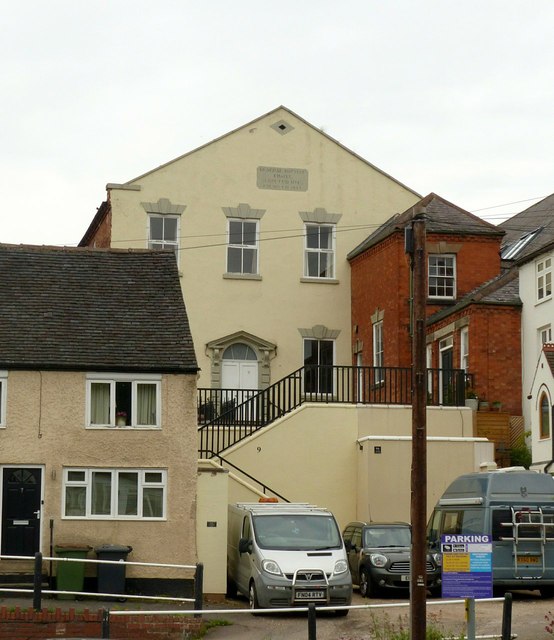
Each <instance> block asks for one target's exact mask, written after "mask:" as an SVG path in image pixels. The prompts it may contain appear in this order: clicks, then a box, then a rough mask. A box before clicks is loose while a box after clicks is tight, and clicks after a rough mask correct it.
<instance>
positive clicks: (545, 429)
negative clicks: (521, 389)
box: [539, 392, 550, 438]
mask: <svg viewBox="0 0 554 640" xmlns="http://www.w3.org/2000/svg"><path fill="white" fill-rule="evenodd" d="M539 411H540V416H539V422H540V437H541V438H550V402H549V401H548V395H547V394H546V393H544V392H543V393H542V394H541V399H540V404H539Z"/></svg>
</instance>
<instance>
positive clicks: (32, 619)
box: [0, 607, 203, 640]
mask: <svg viewBox="0 0 554 640" xmlns="http://www.w3.org/2000/svg"><path fill="white" fill-rule="evenodd" d="M102 616H103V610H102V609H98V610H97V611H90V610H89V609H84V610H83V611H76V610H75V609H68V610H67V611H62V610H61V609H55V610H54V611H52V610H46V609H43V610H42V611H35V610H34V609H32V608H29V609H23V608H21V607H15V608H13V609H11V608H10V609H9V608H8V607H1V608H0V639H5V640H32V639H33V638H100V637H101V635H102ZM109 625H110V637H112V638H118V639H119V640H138V639H139V638H149V639H150V640H182V638H183V637H187V636H186V635H185V634H186V633H199V632H200V631H201V629H202V625H203V622H202V619H201V618H195V617H194V616H192V615H186V616H174V615H155V616H154V615H146V614H145V615H118V616H112V617H111V618H110V622H109Z"/></svg>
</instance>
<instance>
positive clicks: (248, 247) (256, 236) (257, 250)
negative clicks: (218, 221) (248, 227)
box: [226, 218, 260, 276]
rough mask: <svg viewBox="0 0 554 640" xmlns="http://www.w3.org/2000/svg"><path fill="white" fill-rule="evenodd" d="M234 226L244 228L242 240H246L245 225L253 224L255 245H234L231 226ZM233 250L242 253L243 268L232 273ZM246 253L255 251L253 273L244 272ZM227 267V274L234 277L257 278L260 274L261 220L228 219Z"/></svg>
mask: <svg viewBox="0 0 554 640" xmlns="http://www.w3.org/2000/svg"><path fill="white" fill-rule="evenodd" d="M232 224H240V225H241V227H242V233H241V235H242V238H243V239H244V225H245V224H253V225H254V226H255V228H256V230H255V232H254V243H253V244H245V243H244V242H242V243H240V244H232V243H231V225H232ZM231 249H234V250H238V251H240V255H241V260H240V263H241V268H240V271H230V270H229V252H230V250H231ZM245 251H254V255H255V259H254V267H253V271H245V270H244V252H245ZM226 259H227V265H226V272H227V273H229V274H232V275H239V276H240V275H245V276H255V275H258V274H259V269H260V267H259V260H260V223H259V220H254V219H251V218H228V219H227V255H226Z"/></svg>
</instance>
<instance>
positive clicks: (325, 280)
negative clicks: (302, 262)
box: [300, 276, 340, 284]
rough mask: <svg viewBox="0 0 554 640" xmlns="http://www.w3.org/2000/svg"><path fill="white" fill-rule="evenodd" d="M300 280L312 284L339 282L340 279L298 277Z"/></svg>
mask: <svg viewBox="0 0 554 640" xmlns="http://www.w3.org/2000/svg"><path fill="white" fill-rule="evenodd" d="M300 282H311V283H312V284H339V283H340V280H337V279H336V278H306V277H305V276H304V277H302V278H300Z"/></svg>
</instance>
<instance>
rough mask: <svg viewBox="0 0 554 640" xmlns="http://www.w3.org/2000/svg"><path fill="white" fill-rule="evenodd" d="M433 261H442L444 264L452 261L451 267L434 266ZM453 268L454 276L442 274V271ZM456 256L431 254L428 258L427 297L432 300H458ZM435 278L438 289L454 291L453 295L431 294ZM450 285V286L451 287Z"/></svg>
mask: <svg viewBox="0 0 554 640" xmlns="http://www.w3.org/2000/svg"><path fill="white" fill-rule="evenodd" d="M433 260H442V261H444V262H447V261H449V262H450V261H451V265H445V264H443V265H440V264H434V265H432V264H431V263H432V261H433ZM449 266H451V268H452V272H453V273H452V276H449V275H447V274H446V273H440V271H441V270H442V271H444V270H446V269H448V268H449ZM456 276H457V274H456V255H455V254H449V253H430V254H429V255H428V258H427V277H428V283H427V296H428V298H430V299H432V300H454V299H455V298H456ZM433 278H435V279H436V280H437V281H438V282H437V284H436V288H437V289H439V290H441V291H444V290H447V289H449V288H451V289H452V294H440V293H433V294H431V280H432V279H433ZM449 285H450V286H449Z"/></svg>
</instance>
